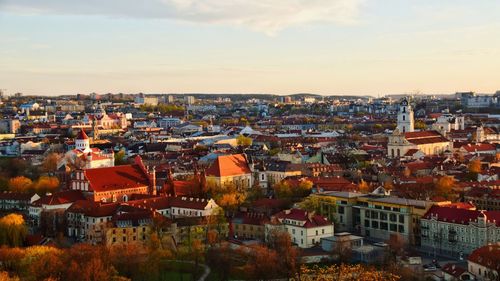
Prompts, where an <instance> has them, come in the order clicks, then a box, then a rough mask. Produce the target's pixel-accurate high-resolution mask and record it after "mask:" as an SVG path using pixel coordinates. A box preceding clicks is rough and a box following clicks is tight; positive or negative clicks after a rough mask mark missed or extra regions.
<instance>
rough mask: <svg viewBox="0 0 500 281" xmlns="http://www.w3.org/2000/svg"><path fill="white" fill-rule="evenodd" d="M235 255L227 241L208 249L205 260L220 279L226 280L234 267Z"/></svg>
mask: <svg viewBox="0 0 500 281" xmlns="http://www.w3.org/2000/svg"><path fill="white" fill-rule="evenodd" d="M235 256H236V253H235V250H233V249H232V248H231V247H230V246H229V244H228V243H221V244H220V245H219V246H216V247H211V248H209V249H208V251H207V254H206V261H207V264H208V265H209V266H210V268H211V269H212V271H214V272H215V273H217V276H218V277H219V279H220V280H222V281H227V280H229V277H230V275H231V271H232V270H234V268H235Z"/></svg>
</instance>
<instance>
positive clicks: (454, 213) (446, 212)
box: [422, 206, 500, 226]
mask: <svg viewBox="0 0 500 281" xmlns="http://www.w3.org/2000/svg"><path fill="white" fill-rule="evenodd" d="M435 216H437V220H438V221H445V222H448V223H457V224H464V225H467V224H469V222H470V221H477V218H478V217H481V216H486V218H487V220H488V221H490V222H493V221H495V223H496V225H497V226H500V211H477V210H467V209H460V208H452V207H441V206H432V207H431V208H430V209H429V211H427V213H425V215H424V216H423V217H422V218H424V219H431V217H435Z"/></svg>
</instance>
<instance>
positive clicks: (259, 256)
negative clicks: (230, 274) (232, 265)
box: [244, 246, 280, 280]
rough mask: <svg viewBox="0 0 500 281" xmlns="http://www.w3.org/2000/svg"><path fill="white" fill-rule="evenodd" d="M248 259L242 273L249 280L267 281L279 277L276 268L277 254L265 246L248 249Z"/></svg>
mask: <svg viewBox="0 0 500 281" xmlns="http://www.w3.org/2000/svg"><path fill="white" fill-rule="evenodd" d="M248 256H249V259H248V261H247V263H246V266H245V268H244V271H245V272H246V274H247V275H248V277H249V279H251V280H268V279H275V278H278V277H280V272H279V270H278V268H277V265H278V263H279V259H278V253H277V252H276V251H274V250H272V249H269V248H267V247H265V246H254V247H252V248H251V249H250V253H249V255H248Z"/></svg>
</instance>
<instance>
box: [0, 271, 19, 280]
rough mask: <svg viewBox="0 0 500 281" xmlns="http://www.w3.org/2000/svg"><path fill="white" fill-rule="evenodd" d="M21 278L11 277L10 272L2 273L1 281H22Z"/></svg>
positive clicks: (0, 275)
mask: <svg viewBox="0 0 500 281" xmlns="http://www.w3.org/2000/svg"><path fill="white" fill-rule="evenodd" d="M20 280H21V279H19V277H17V276H12V277H11V276H9V273H8V272H5V271H2V272H0V281H20Z"/></svg>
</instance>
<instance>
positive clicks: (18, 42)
mask: <svg viewBox="0 0 500 281" xmlns="http://www.w3.org/2000/svg"><path fill="white" fill-rule="evenodd" d="M499 14H500V1H492V0H490V1H486V0H477V1H469V0H442V1H435V0H434V1H431V0H408V1H401V0H260V1H250V0H203V1H201V0H200V1H196V0H145V1H134V0H106V1H99V0H85V1H77V0H47V1H39V0H0V34H1V36H0V58H1V60H0V89H5V92H6V93H7V94H10V95H11V94H13V93H15V92H22V93H24V94H26V95H30V94H41V95H51V94H53V95H62V94H76V93H81V94H88V93H90V92H97V93H102V94H104V93H107V92H112V93H118V92H124V93H138V92H144V93H266V94H279V95H285V94H295V93H304V92H305V93H313V94H323V95H341V94H345V95H372V96H377V95H381V96H382V95H386V94H402V93H412V92H416V91H419V92H422V93H426V94H427V93H428V94H451V93H454V92H457V91H476V92H481V93H494V92H495V91H497V90H500V74H499V73H500V18H499V17H498V15H499Z"/></svg>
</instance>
